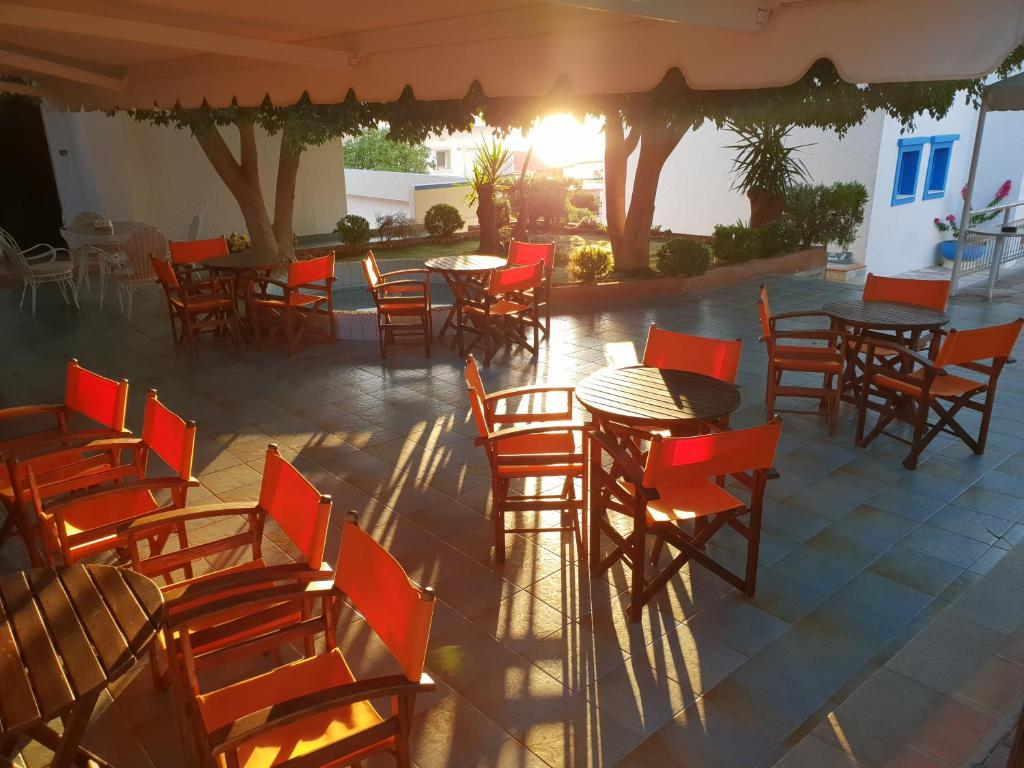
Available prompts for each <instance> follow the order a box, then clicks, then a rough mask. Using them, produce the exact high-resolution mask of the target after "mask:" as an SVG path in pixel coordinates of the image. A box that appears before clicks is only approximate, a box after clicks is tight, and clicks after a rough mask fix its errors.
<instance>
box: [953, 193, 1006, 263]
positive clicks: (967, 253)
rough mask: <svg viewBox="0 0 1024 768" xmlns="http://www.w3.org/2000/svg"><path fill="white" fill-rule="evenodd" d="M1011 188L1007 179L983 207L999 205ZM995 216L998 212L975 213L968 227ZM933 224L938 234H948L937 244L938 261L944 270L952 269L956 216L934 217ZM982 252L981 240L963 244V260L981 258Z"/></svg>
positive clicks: (971, 239) (967, 241) (972, 239)
mask: <svg viewBox="0 0 1024 768" xmlns="http://www.w3.org/2000/svg"><path fill="white" fill-rule="evenodd" d="M1012 188H1013V184H1012V183H1011V182H1010V180H1009V179H1007V180H1006V181H1004V182H1003V183H1002V184H1001V185H1000V186H999V189H997V190H996V194H995V196H994V197H993V198H992V201H991V202H990V203H989V204H988V205H986V206H985V207H986V208H991V207H992V206H994V205H999V203H1001V202H1002V201H1003V200H1005V199H1006V197H1007V196H1008V195H1009V194H1010V190H1011V189H1012ZM960 197H961V198H965V197H967V187H966V186H964V188H963V189H961V190H960ZM997 215H999V212H998V211H993V212H991V213H975V214H973V215H972V216H971V220H970V226H971V227H976V226H977V225H978V224H984V223H985V222H986V221H992V219H994V218H995V217H996V216H997ZM933 223H934V224H935V228H936V229H937V230H939V232H940V233H942V234H943V235H946V234H947V233H948V235H949V236H948V237H946V238H945V239H944V240H942V241H941V242H940V243H939V250H938V252H939V261H940V263H941V264H942V266H944V267H946V269H952V268H953V262H954V261H955V260H956V241H957V240H958V239H959V237H960V224H959V222H958V221H957V218H956V216H954V215H953V214H952V213H950V214H948V215H947V216H946V218H945V219H940V218H939V217H938V216H936V217H935V220H934V222H933ZM984 252H985V241H984V240H983V239H982V238H977V237H970V236H969V237H968V238H967V240H966V242H965V243H964V252H963V260H964V261H975V260H977V259H979V258H981V255H982V254H983V253H984Z"/></svg>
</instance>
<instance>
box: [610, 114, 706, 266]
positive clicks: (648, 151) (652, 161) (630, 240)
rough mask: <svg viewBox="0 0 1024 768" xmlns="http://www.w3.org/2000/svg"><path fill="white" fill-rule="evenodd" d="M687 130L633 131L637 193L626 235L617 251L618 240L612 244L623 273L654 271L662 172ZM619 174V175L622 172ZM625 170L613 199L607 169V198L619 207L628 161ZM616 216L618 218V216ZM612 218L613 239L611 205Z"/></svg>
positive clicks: (652, 126) (654, 127) (655, 127)
mask: <svg viewBox="0 0 1024 768" xmlns="http://www.w3.org/2000/svg"><path fill="white" fill-rule="evenodd" d="M613 122H614V121H613ZM686 130H687V128H679V127H677V126H674V125H664V124H656V123H645V124H643V125H642V126H634V127H633V129H632V130H631V131H630V138H632V135H633V134H638V138H639V142H640V156H639V157H638V158H637V164H636V172H635V173H634V175H633V190H632V194H631V195H630V199H629V209H628V210H627V211H626V213H625V219H624V221H623V224H622V229H621V233H622V234H621V236H619V237H618V238H617V239H618V243H617V246H618V247H617V248H616V240H614V239H613V240H612V249H613V253H614V256H615V268H616V269H617V270H619V271H630V270H635V269H649V268H650V261H651V257H650V243H651V224H652V223H653V221H654V202H655V198H656V197H657V195H658V180H659V179H660V177H661V169H662V168H663V167H664V165H665V161H666V160H667V159H668V156H669V155H670V154H672V150H674V149H675V148H676V147H677V146H678V145H679V141H680V140H681V139H682V138H683V134H685V133H686ZM625 144H626V143H625V142H624V145H625ZM606 155H607V151H606ZM626 157H628V155H626ZM616 170H617V171H618V170H619V169H616ZM621 170H622V177H621V179H622V180H621V182H619V183H617V185H616V190H615V193H614V195H613V194H612V193H611V192H610V189H611V181H610V180H609V174H608V170H607V168H606V169H605V184H606V192H605V194H606V196H608V197H609V199H612V198H614V199H615V201H616V204H618V200H619V199H620V196H621V199H624V198H625V161H624V160H623V162H622V164H621ZM615 215H616V216H617V215H618V213H616V214H615ZM608 217H609V225H608V232H609V236H611V232H612V226H611V221H612V217H613V214H612V212H611V205H610V204H609V210H608Z"/></svg>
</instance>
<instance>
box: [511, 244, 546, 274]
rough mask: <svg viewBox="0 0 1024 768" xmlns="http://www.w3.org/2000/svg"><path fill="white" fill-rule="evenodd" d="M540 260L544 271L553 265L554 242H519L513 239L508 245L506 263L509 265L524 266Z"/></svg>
mask: <svg viewBox="0 0 1024 768" xmlns="http://www.w3.org/2000/svg"><path fill="white" fill-rule="evenodd" d="M538 261H539V262H541V263H542V264H543V265H544V269H545V270H546V271H550V270H551V269H553V268H554V266H555V244H554V243H521V242H519V241H518V240H513V241H512V242H511V243H509V245H508V263H509V265H510V266H515V267H517V266H525V265H530V264H536V263H537V262H538Z"/></svg>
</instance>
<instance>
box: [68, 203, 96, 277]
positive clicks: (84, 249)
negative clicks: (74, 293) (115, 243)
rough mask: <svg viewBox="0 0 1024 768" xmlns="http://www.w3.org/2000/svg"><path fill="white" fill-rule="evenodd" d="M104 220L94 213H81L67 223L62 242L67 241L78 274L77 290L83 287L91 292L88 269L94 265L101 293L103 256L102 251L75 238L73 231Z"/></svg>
mask: <svg viewBox="0 0 1024 768" xmlns="http://www.w3.org/2000/svg"><path fill="white" fill-rule="evenodd" d="M105 218H106V216H104V215H103V214H101V213H96V212H95V211H82V212H81V213H79V214H76V215H75V216H74V218H72V219H71V221H70V222H68V229H67V230H65V231H64V233H63V234H64V240H65V241H67V244H68V248H69V249H70V250H71V259H72V261H74V262H75V271H76V272H77V273H78V274H77V277H76V285H77V286H78V290H82V286H83V285H84V286H85V288H86V290H89V291H91V290H92V280H91V279H90V277H89V268H90V267H91V266H92V265H93V264H95V265H96V266H97V268H98V271H99V273H100V290H101V291H102V289H103V271H102V263H101V261H100V259H101V258H102V256H103V249H102V248H98V247H97V246H95V245H92V244H91V243H87V242H85V241H84V240H82V239H79V238H77V237H76V236H75V233H74V230H76V229H85V228H89V227H92V225H93V223H94V222H97V221H102V220H103V219H105Z"/></svg>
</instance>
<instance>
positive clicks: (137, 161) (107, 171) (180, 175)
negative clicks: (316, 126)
mask: <svg viewBox="0 0 1024 768" xmlns="http://www.w3.org/2000/svg"><path fill="white" fill-rule="evenodd" d="M43 121H44V124H45V126H46V133H47V139H48V141H49V144H50V152H51V155H52V159H53V168H54V175H55V177H56V179H57V190H58V194H59V195H60V199H61V205H62V207H63V209H64V216H65V218H66V219H70V218H71V217H73V216H74V215H75V214H76V213H79V212H81V211H87V210H89V211H96V212H98V213H102V214H104V215H106V216H108V217H110V218H111V219H126V220H137V221H149V222H154V223H158V224H161V225H162V226H163V227H164V228H165V231H166V232H167V234H168V236H169V237H170V238H172V239H173V238H184V237H185V235H186V233H187V230H188V225H189V222H190V221H191V219H192V216H193V215H194V214H195V213H197V212H198V211H200V210H201V209H202V208H203V206H208V209H207V212H206V216H205V218H204V221H203V228H202V230H201V234H202V235H203V236H215V235H218V234H227V233H228V232H231V231H232V230H235V231H239V232H244V231H245V223H244V221H243V219H242V214H241V212H240V211H239V209H238V205H237V203H236V202H235V199H234V198H233V197H232V196H231V193H230V192H229V191H228V189H227V187H226V186H225V185H224V183H223V182H222V181H221V180H220V177H218V176H217V174H216V173H215V172H214V170H213V168H212V167H211V165H210V163H209V161H208V160H207V159H206V156H205V155H204V154H203V152H202V150H201V149H200V148H199V145H198V144H197V143H196V141H195V139H193V138H192V137H191V135H190V134H189V133H188V131H182V130H177V129H175V128H171V127H160V126H154V125H149V124H145V123H137V122H135V121H133V120H131V119H130V118H129V117H127V116H126V115H123V114H118V115H115V116H113V117H108V116H107V115H105V114H103V113H100V112H75V113H69V112H59V111H54V110H49V109H44V112H43ZM222 130H223V133H224V136H225V139H226V140H227V143H228V146H229V147H231V149H232V151H234V152H235V153H236V156H237V151H238V133H237V131H235V130H233V129H230V128H225V129H222ZM257 143H258V148H259V156H260V181H261V184H262V187H263V196H264V199H265V200H266V203H267V206H268V210H269V211H270V212H271V216H273V204H274V188H275V184H276V181H277V161H278V151H279V147H280V140H279V138H277V137H272V136H269V135H267V134H266V133H265V132H263V131H258V134H257ZM345 205H346V198H345V175H344V158H343V154H342V147H341V141H340V140H335V141H331V142H328V143H326V144H324V145H322V146H319V147H310V148H308V149H307V150H306V151H305V152H304V153H303V155H302V161H301V163H300V165H299V174H298V178H297V180H296V188H295V214H294V221H293V223H294V228H295V232H296V234H299V235H306V234H318V233H323V232H330V231H332V230H333V229H334V227H335V224H336V223H337V221H338V219H339V218H341V217H342V216H343V215H345V213H346V208H345Z"/></svg>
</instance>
